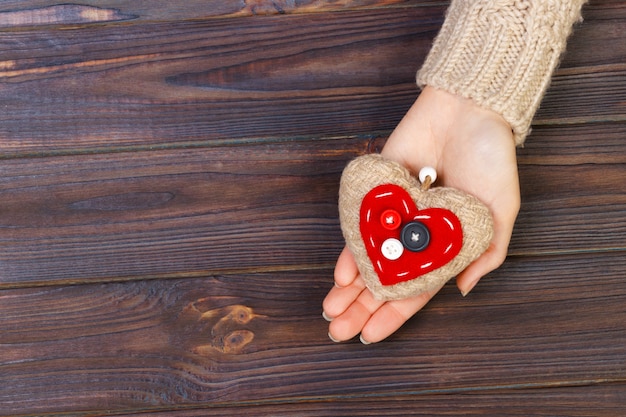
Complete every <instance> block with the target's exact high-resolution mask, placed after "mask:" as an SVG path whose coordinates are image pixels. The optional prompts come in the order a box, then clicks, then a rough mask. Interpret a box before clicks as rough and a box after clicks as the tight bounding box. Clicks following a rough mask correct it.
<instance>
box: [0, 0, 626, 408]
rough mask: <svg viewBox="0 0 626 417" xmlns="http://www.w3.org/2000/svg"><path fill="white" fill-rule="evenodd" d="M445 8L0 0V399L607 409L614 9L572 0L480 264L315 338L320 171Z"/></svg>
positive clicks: (625, 87)
mask: <svg viewBox="0 0 626 417" xmlns="http://www.w3.org/2000/svg"><path fill="white" fill-rule="evenodd" d="M446 6H447V2H440V1H426V0H299V1H294V0H275V1H270V0H245V1H242V0H206V1H200V0H189V1H185V2H172V1H169V0H152V1H147V0H137V1H122V0H101V1H96V0H81V1H80V2H77V3H74V4H68V3H64V2H57V1H50V0H20V1H17V0H15V1H12V0H4V1H2V2H0V109H1V111H0V415H3V416H8V415H10V416H34V415H43V414H45V415H46V416H61V415H63V416H101V415H107V416H111V415H116V416H127V417H130V416H139V415H145V414H144V413H150V414H149V415H152V416H166V415H167V416H175V417H189V416H224V415H233V416H259V415H272V416H340V415H345V416H349V415H370V416H393V415H398V416H403V415H409V414H413V415H423V416H438V415H442V416H443V415H481V416H504V415H513V416H516V415H519V416H568V417H572V416H600V415H607V416H620V415H624V412H625V410H626V320H625V319H626V280H625V279H624V278H625V275H626V272H625V271H626V256H625V253H626V164H625V163H626V141H625V136H626V40H625V39H626V38H625V37H624V33H626V2H624V1H611V0H597V1H596V0H591V2H590V3H589V4H588V5H587V6H586V7H585V9H584V16H585V21H584V23H582V24H580V25H578V26H577V27H576V29H575V33H574V36H573V37H572V39H571V41H570V43H569V47H568V51H567V54H566V55H565V57H564V58H563V61H562V64H561V67H560V69H559V70H558V72H557V73H556V74H555V77H554V79H553V82H552V86H551V88H550V90H549V93H548V94H547V96H546V98H545V100H544V103H543V105H542V107H541V110H540V111H539V113H538V114H537V117H536V120H535V126H534V130H533V133H532V135H531V137H530V138H529V139H528V142H527V146H526V147H525V148H524V149H520V150H519V164H520V177H521V183H522V192H523V205H522V211H521V213H520V216H519V219H518V223H517V226H516V229H515V232H514V236H513V239H512V243H511V247H510V256H509V258H508V259H507V261H506V263H505V264H504V265H503V266H502V268H500V269H499V270H498V271H496V272H494V273H492V274H490V275H489V276H488V277H486V278H485V279H483V280H482V281H481V283H480V284H479V285H478V287H477V288H476V289H475V290H474V292H473V293H471V295H470V296H468V297H467V298H465V299H464V298H462V297H461V296H460V295H459V294H458V292H457V290H456V288H455V287H454V286H453V285H448V286H447V287H445V288H444V290H443V291H442V292H441V293H440V294H439V295H438V296H437V297H436V298H435V300H433V302H431V303H430V304H429V305H428V306H427V308H426V309H425V310H424V311H422V312H421V313H420V314H419V315H417V316H416V317H415V318H414V319H412V320H411V321H410V322H409V323H407V324H406V325H405V326H404V327H403V328H402V329H401V330H400V331H399V332H398V333H397V334H395V335H394V336H393V337H391V338H390V339H389V340H387V341H385V342H382V343H380V344H377V345H371V346H363V345H361V344H360V343H359V342H358V341H353V342H348V343H342V344H335V343H332V342H331V341H330V340H329V339H328V337H327V323H326V322H325V321H324V320H323V319H322V317H321V302H322V299H323V297H324V295H325V294H326V292H327V290H328V289H329V288H330V287H331V286H332V268H333V264H334V260H335V258H336V256H337V255H338V253H339V252H340V250H341V248H342V245H343V244H342V238H341V234H340V231H339V227H338V221H337V209H336V203H337V201H336V200H337V185H338V179H339V176H340V173H341V170H342V169H343V167H344V166H345V164H346V162H347V161H348V160H350V159H351V158H353V157H355V156H357V155H361V154H363V153H365V152H369V151H375V150H376V149H379V148H380V147H381V146H382V144H383V143H384V140H385V138H386V136H387V135H388V134H389V132H390V131H391V130H392V129H393V127H394V126H395V124H396V123H397V122H398V121H399V119H400V118H401V117H402V115H403V114H404V112H405V111H406V110H407V109H408V107H409V105H410V104H411V103H412V102H413V100H414V99H415V97H416V95H417V90H416V87H415V86H414V81H413V80H414V73H415V71H416V69H417V68H419V66H420V64H421V62H422V60H423V59H424V56H425V54H426V53H427V51H428V48H429V45H430V43H431V41H432V39H433V37H434V36H435V34H436V33H437V31H438V29H439V27H440V26H441V23H442V20H443V14H444V11H445V9H446Z"/></svg>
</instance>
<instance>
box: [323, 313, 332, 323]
mask: <svg viewBox="0 0 626 417" xmlns="http://www.w3.org/2000/svg"><path fill="white" fill-rule="evenodd" d="M322 317H324V320H326V321H328V322H331V321H333V318H332V317H328V316H327V315H326V312H325V311H322Z"/></svg>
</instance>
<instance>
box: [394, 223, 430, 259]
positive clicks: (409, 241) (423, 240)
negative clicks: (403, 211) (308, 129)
mask: <svg viewBox="0 0 626 417" xmlns="http://www.w3.org/2000/svg"><path fill="white" fill-rule="evenodd" d="M400 238H401V239H402V244H403V245H404V247H405V248H406V249H408V250H410V251H411V252H420V251H422V250H424V249H426V247H427V246H428V244H429V243H430V232H429V231H428V229H427V228H426V226H424V224H423V223H420V222H411V223H408V224H407V225H406V226H404V228H403V229H402V233H401V234H400Z"/></svg>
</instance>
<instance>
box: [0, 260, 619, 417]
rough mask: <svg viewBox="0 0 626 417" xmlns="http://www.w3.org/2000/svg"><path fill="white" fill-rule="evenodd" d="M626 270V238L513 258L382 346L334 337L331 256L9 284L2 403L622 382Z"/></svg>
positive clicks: (49, 404)
mask: <svg viewBox="0 0 626 417" xmlns="http://www.w3.org/2000/svg"><path fill="white" fill-rule="evenodd" d="M624 268H626V257H625V256H624V252H621V253H600V254H580V255H569V256H552V257H546V256H544V257H538V258H531V257H526V258H518V259H511V260H509V262H507V263H506V264H505V266H504V267H503V268H502V269H501V270H499V271H498V272H496V273H494V274H492V275H491V276H490V277H489V278H486V279H485V280H484V281H483V282H481V283H480V284H479V286H478V287H477V288H476V289H475V291H474V292H472V294H471V295H470V296H468V297H467V298H465V299H464V298H462V297H461V296H460V294H459V293H458V291H457V290H456V288H455V287H454V286H453V285H452V284H450V285H449V286H447V287H446V288H445V289H444V290H443V291H442V292H441V293H440V294H439V295H438V296H437V297H436V298H435V299H434V300H433V301H432V302H431V303H430V304H429V305H428V306H427V307H426V309H425V310H424V311H422V312H421V313H420V314H419V315H418V316H417V317H416V318H415V319H413V320H411V321H410V322H409V323H408V324H407V325H405V326H404V327H403V328H402V329H401V330H400V331H399V332H398V333H397V334H396V335H394V336H393V337H391V338H390V339H389V340H388V341H385V342H382V343H380V344H377V345H372V346H363V345H361V344H360V343H359V342H358V341H353V342H349V343H342V344H334V343H332V342H330V341H329V340H328V338H327V336H326V330H327V328H326V322H325V321H324V320H323V319H322V318H321V316H320V304H321V300H322V298H323V296H324V294H325V293H326V291H327V289H328V288H329V287H330V286H331V285H332V279H331V270H319V271H299V272H298V271H291V272H282V273H267V274H251V275H245V274H244V275H229V276H224V275H222V276H212V277H206V278H201V279H187V280H165V281H141V282H135V283H123V284H122V283H117V284H115V283H113V284H100V285H82V286H73V287H67V286H66V287H48V288H40V289H14V290H4V291H1V292H0V334H2V341H1V342H0V358H2V360H1V364H0V371H1V372H0V382H1V383H0V398H2V400H3V401H2V403H1V404H2V405H1V407H2V413H3V414H13V415H15V414H20V413H24V414H29V413H31V414H38V413H43V412H48V413H70V412H81V411H82V412H85V413H88V412H90V411H97V410H107V412H115V411H123V410H136V411H148V410H151V409H153V408H154V409H155V410H158V409H164V408H173V409H175V408H176V407H179V406H195V407H211V406H218V405H238V404H239V405H247V406H253V405H254V402H265V403H266V404H271V402H276V401H286V402H304V403H305V402H308V401H318V402H319V401H320V400H322V399H323V400H325V401H335V400H342V399H344V400H345V399H348V398H351V397H352V396H357V397H359V396H361V397H368V396H370V397H372V396H378V395H380V396H394V395H407V394H409V393H412V395H427V394H429V393H433V392H441V393H446V392H447V393H450V394H451V393H455V392H456V393H457V394H458V393H463V392H468V391H470V392H471V391H476V392H478V393H480V392H481V391H485V390H492V391H494V390H495V391H500V395H504V394H505V393H506V391H505V390H508V389H512V388H518V389H522V388H525V387H526V388H528V387H548V386H559V385H561V386H574V385H589V384H593V383H600V382H608V383H610V382H612V381H613V382H615V383H617V382H623V381H624V378H626V368H624V355H626V329H624V326H623V317H624V314H626V281H624V279H623V271H624ZM545 392H546V394H547V391H545ZM494 398H497V396H496V397H494ZM511 401H514V400H511ZM609 401H610V400H609ZM613 401H614V400H613ZM512 404H515V403H512ZM127 412H128V411H127ZM531 415H532V414H531Z"/></svg>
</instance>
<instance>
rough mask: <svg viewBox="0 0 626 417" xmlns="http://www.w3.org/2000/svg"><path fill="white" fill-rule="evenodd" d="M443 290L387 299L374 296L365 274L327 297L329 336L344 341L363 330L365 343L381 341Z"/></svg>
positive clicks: (326, 313) (336, 289)
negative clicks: (363, 277) (364, 276)
mask: <svg viewBox="0 0 626 417" xmlns="http://www.w3.org/2000/svg"><path fill="white" fill-rule="evenodd" d="M439 289H440V288H437V289H436V290H435V291H433V292H426V293H422V294H420V295H418V296H416V297H411V298H407V299H403V300H396V301H389V302H385V301H380V300H376V299H375V298H374V296H373V295H372V293H371V292H370V291H369V290H368V289H367V288H366V287H365V284H364V283H363V280H362V279H361V277H358V278H357V279H355V280H354V282H353V283H352V284H351V285H349V286H348V287H343V288H339V287H334V288H333V289H331V290H330V292H329V293H328V295H327V296H326V299H325V300H324V315H325V316H326V317H327V318H329V319H331V323H330V325H329V336H330V338H331V339H332V340H334V341H337V342H340V341H345V340H350V339H352V338H353V337H355V336H356V335H358V334H359V333H361V341H362V342H363V343H365V344H369V343H377V342H380V341H381V340H383V339H385V338H387V337H388V336H390V335H391V334H393V333H394V332H396V331H397V330H398V329H399V328H400V327H402V325H403V324H404V323H405V322H406V321H407V320H408V319H410V318H411V317H413V315H415V313H417V312H418V311H419V310H421V309H422V308H423V307H424V306H425V305H426V304H427V303H428V301H430V299H431V298H432V297H433V296H434V295H435V294H436V293H437V292H438V291H439Z"/></svg>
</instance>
